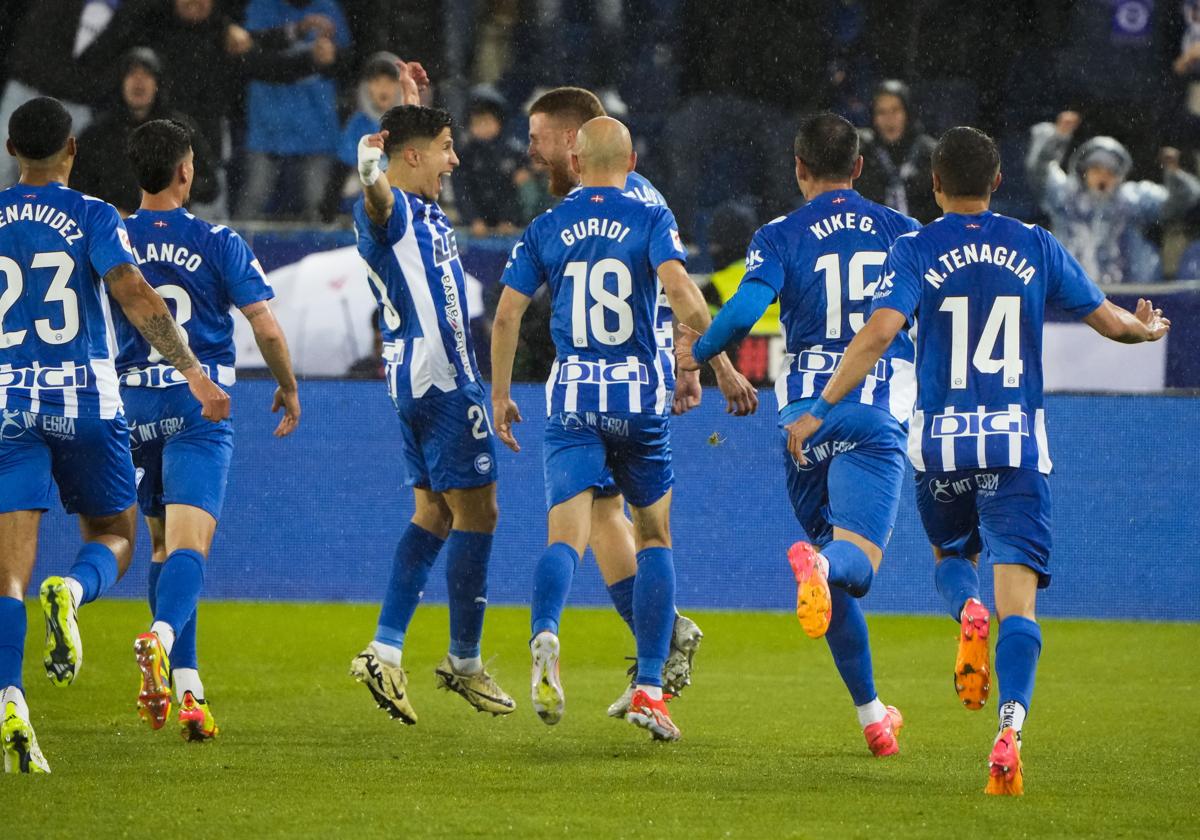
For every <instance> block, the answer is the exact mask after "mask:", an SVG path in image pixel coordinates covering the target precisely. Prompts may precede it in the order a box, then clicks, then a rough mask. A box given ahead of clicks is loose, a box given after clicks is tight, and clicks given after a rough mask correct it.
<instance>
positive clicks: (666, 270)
mask: <svg viewBox="0 0 1200 840" xmlns="http://www.w3.org/2000/svg"><path fill="white" fill-rule="evenodd" d="M658 279H659V280H660V281H661V282H662V285H663V291H664V292H666V295H667V300H668V301H669V302H670V304H671V311H672V312H674V313H675V323H676V324H677V325H678V330H677V337H678V336H680V335H682V336H683V337H684V341H685V342H689V341H690V340H692V339H694V337H695V334H698V333H700V332H701V331H703V330H706V329H708V326H709V324H710V323H711V321H712V319H711V316H710V315H709V314H708V304H707V303H706V302H705V300H704V295H703V294H702V293H701V291H700V289H699V287H698V286H697V285H696V283H695V281H693V280H692V278H691V275H689V274H688V273H687V269H686V268H684V266H683V263H682V262H680V261H679V260H667V261H666V262H664V263H662V264H661V265H659V267H658ZM688 330H691V331H692V332H691V333H688ZM689 346H690V345H689ZM710 364H712V368H713V372H714V373H715V374H716V376H717V385H718V387H720V389H721V393H722V394H723V395H724V396H725V400H726V408H725V410H726V411H727V412H729V413H730V414H735V415H737V416H738V417H744V416H746V415H747V414H753V413H754V412H755V411H757V410H758V391H757V390H756V389H755V388H754V386H753V385H751V384H750V382H749V381H748V380H747V379H746V377H744V376H742V375H741V374H740V373H738V372H737V370H736V369H735V368H734V366H733V363H732V362H731V361H729V357H728V356H726V355H725V354H724V353H718V354H717V355H715V356H713V358H712V359H711V360H710Z"/></svg>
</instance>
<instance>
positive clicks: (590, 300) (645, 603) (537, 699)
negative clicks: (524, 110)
mask: <svg viewBox="0 0 1200 840" xmlns="http://www.w3.org/2000/svg"><path fill="white" fill-rule="evenodd" d="M636 159H637V158H636V155H634V154H633V148H632V142H631V140H630V138H629V132H628V131H627V130H626V129H625V127H624V126H623V125H621V123H619V122H617V121H616V120H614V119H611V118H609V117H597V118H595V119H593V120H590V121H588V122H587V123H585V124H584V125H583V127H582V128H580V129H579V132H578V136H577V138H576V144H575V149H574V151H573V153H572V162H573V163H572V165H573V168H574V169H575V170H576V171H577V172H578V173H579V176H580V181H581V184H582V187H581V189H578V190H575V191H574V192H572V193H571V194H570V195H568V196H567V197H566V198H565V199H564V200H563V202H562V203H561V204H560V205H559V206H558V207H556V208H554V209H553V210H551V211H549V212H548V213H546V214H544V215H542V216H540V217H539V218H537V219H535V220H534V221H533V223H532V224H530V226H529V228H528V229H527V230H526V231H525V235H524V236H523V237H522V239H521V241H520V242H519V243H518V244H517V246H516V247H515V248H514V249H513V256H512V259H511V260H510V261H509V263H508V266H507V267H506V268H505V271H504V276H503V277H502V278H501V283H502V284H503V285H504V286H506V288H505V290H504V292H503V294H502V295H501V298H500V303H499V306H498V307H497V310H496V319H495V322H494V324H493V330H492V389H493V390H492V405H493V408H494V411H495V416H496V423H497V431H498V433H499V435H500V439H501V440H502V441H503V442H504V443H505V444H506V445H508V446H509V447H510V448H512V449H513V450H514V451H520V447H519V446H518V445H517V443H516V440H515V438H514V437H513V433H512V425H513V423H514V422H518V421H519V420H520V419H521V416H520V411H519V410H518V408H517V406H516V403H514V402H513V400H512V397H511V390H510V386H511V382H512V366H513V357H514V356H515V354H516V347H517V336H518V332H519V329H520V323H521V318H522V316H523V315H524V313H525V310H526V309H527V308H528V306H529V302H530V299H531V298H532V296H533V294H534V293H535V292H536V291H537V290H538V289H539V288H540V287H541V285H542V284H543V283H545V284H548V285H549V287H550V293H551V299H552V306H553V308H552V315H551V320H550V332H551V336H552V337H553V339H554V344H555V346H556V348H557V351H558V353H557V358H556V360H555V362H554V366H553V369H552V370H551V374H550V378H549V380H548V381H547V383H546V402H547V413H548V415H549V419H548V420H547V423H546V443H545V449H544V455H545V472H546V505H547V508H548V509H549V515H548V519H549V540H548V542H549V545H548V547H547V548H546V550H545V552H544V553H543V554H542V556H541V558H540V559H539V561H538V564H537V568H536V570H535V573H534V593H533V605H532V628H533V639H532V641H531V643H530V648H531V652H532V655H533V676H532V681H531V693H532V697H533V702H534V708H535V710H536V711H537V712H538V714H539V716H541V718H542V720H543V721H545V722H546V723H548V724H554V723H557V722H558V721H559V720H560V719H561V717H562V713H563V706H564V697H563V692H562V685H561V683H560V682H559V679H558V652H559V642H558V629H559V621H560V619H561V616H562V611H563V608H564V606H565V605H566V601H567V596H568V593H569V590H570V584H571V578H572V576H573V574H574V570H575V567H576V566H577V565H578V562H579V556H580V555H581V554H582V553H583V551H584V549H585V548H586V547H587V544H588V542H589V538H590V531H591V525H592V519H593V513H592V508H593V499H594V496H595V494H596V492H597V491H598V490H602V489H604V488H605V487H606V486H607V483H608V482H609V481H610V480H615V482H616V485H617V488H618V489H619V490H620V492H621V493H622V494H623V495H624V497H625V498H626V499H627V500H628V501H629V504H630V507H631V509H632V511H633V519H634V524H635V537H636V543H637V546H636V547H637V573H636V576H635V580H634V585H633V609H634V614H635V621H634V627H635V635H636V637H637V648H638V667H637V676H636V680H637V690H635V691H634V693H633V695H632V697H631V699H630V705H629V711H628V713H627V715H626V718H627V719H628V720H630V721H632V722H634V723H637V724H638V725H641V726H643V727H645V728H648V729H650V731H651V732H652V733H653V734H654V736H655V737H657V738H665V739H670V740H674V739H675V738H678V737H679V730H678V729H677V728H676V727H675V725H674V723H673V722H672V721H671V718H670V715H669V714H668V713H667V711H666V706H665V704H664V701H663V693H662V675H663V666H664V664H665V662H666V659H667V655H668V653H669V650H670V642H671V635H672V629H673V626H674V623H675V608H674V589H675V586H674V565H673V561H672V557H671V549H670V545H671V541H670V529H669V526H668V514H669V510H670V501H671V492H670V491H671V486H672V483H673V480H674V477H673V473H672V470H671V449H670V441H669V434H668V420H669V415H668V413H667V412H668V408H669V402H668V398H667V393H666V387H665V384H664V381H663V370H662V365H661V357H660V355H659V351H658V343H657V341H656V339H655V336H654V328H655V312H656V310H657V307H658V288H659V283H660V282H661V284H662V287H663V288H664V289H665V291H666V294H667V296H668V298H669V299H670V302H671V306H672V308H673V309H674V310H675V312H676V313H677V314H678V315H679V316H680V317H681V318H685V319H687V320H689V321H691V322H692V323H693V324H694V325H698V326H705V325H707V322H708V320H709V318H708V310H707V307H706V305H705V304H704V299H703V296H702V295H701V294H700V291H699V289H697V288H696V286H695V284H694V283H693V282H692V280H691V278H690V277H689V276H688V274H687V271H686V269H685V268H684V259H685V257H686V254H685V252H684V249H683V245H682V243H681V242H680V239H679V232H678V230H677V229H676V227H675V219H674V216H672V214H671V211H670V210H668V209H667V208H666V207H663V206H654V205H648V204H645V203H643V202H642V201H640V200H639V199H637V198H633V197H630V196H628V195H625V194H624V185H625V182H626V177H627V175H628V173H629V172H631V171H632V170H633V167H634V164H635V163H636ZM718 363H719V364H720V365H721V366H723V367H726V368H730V369H731V368H732V366H731V365H730V364H729V361H728V359H725V358H724V357H723V356H722V357H720V358H719V360H718ZM742 382H743V391H742V394H741V395H739V397H740V399H743V400H745V402H746V405H745V406H744V408H745V409H746V410H747V411H749V410H752V409H753V408H754V407H755V406H756V397H755V394H754V390H753V388H751V387H750V385H749V383H746V382H745V380H744V379H743V380H742Z"/></svg>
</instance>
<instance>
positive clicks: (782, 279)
mask: <svg viewBox="0 0 1200 840" xmlns="http://www.w3.org/2000/svg"><path fill="white" fill-rule="evenodd" d="M919 227H920V225H919V224H917V222H916V221H915V220H913V219H910V218H909V217H907V216H904V215H902V214H900V213H897V212H896V211H895V210H891V209H889V208H887V207H884V206H882V205H880V204H876V203H874V202H873V201H868V200H867V199H865V198H863V197H862V196H860V195H859V194H858V193H856V192H855V191H854V190H833V191H831V192H826V193H822V194H821V195H818V196H816V197H815V198H813V199H812V200H811V201H809V202H808V203H806V204H805V205H804V206H803V207H801V208H800V209H798V210H795V211H793V212H792V213H790V214H788V215H787V216H782V217H780V218H778V219H776V220H775V221H773V222H770V223H768V224H766V225H764V226H763V227H761V228H759V229H758V232H757V233H756V234H755V235H754V239H753V240H751V242H750V248H749V250H748V251H747V253H746V274H745V277H743V278H742V282H743V283H749V282H759V283H764V284H766V285H767V286H770V287H771V289H773V290H774V291H775V296H776V297H777V298H778V299H779V318H780V322H781V324H782V326H783V333H784V340H785V346H786V349H787V356H786V357H785V359H784V362H785V366H784V368H783V369H782V370H781V371H780V373H779V378H778V379H777V380H776V381H775V396H776V399H777V402H778V403H779V410H780V411H783V409H784V408H785V407H786V406H787V405H788V404H789V403H792V402H795V401H796V400H803V399H810V398H813V397H817V396H820V394H821V390H822V389H823V388H824V387H825V383H826V382H828V381H829V379H830V377H832V376H833V372H834V371H835V370H837V367H838V365H839V364H840V363H841V361H842V355H843V353H845V350H846V347H847V345H849V344H850V341H851V340H852V339H853V338H854V334H855V333H857V332H858V331H859V330H860V329H862V327H863V324H865V323H866V319H867V312H868V311H869V309H870V307H871V294H872V293H873V292H874V291H875V286H876V284H877V283H878V282H879V275H880V269H881V268H882V266H883V262H884V260H885V259H886V258H887V252H888V249H889V248H890V247H891V246H892V243H893V242H895V241H896V238H897V237H898V236H900V235H901V234H903V233H908V232H910V231H913V230H916V229H918V228H919ZM914 396H915V384H914V381H913V344H912V339H910V338H909V337H908V334H907V333H901V334H900V335H898V336H896V339H895V341H893V342H892V344H891V346H890V347H888V349H887V350H886V351H885V352H884V354H883V357H882V358H881V359H880V360H879V363H878V364H877V365H876V366H875V370H873V371H872V372H871V373H870V374H868V375H867V377H866V379H864V380H863V383H862V385H861V386H859V387H856V388H855V389H854V390H853V391H851V392H850V393H849V394H847V395H846V397H845V399H847V400H851V401H854V402H860V403H863V404H865V405H873V406H875V407H877V408H880V409H883V410H884V411H888V412H890V413H891V414H892V415H893V416H894V417H895V418H896V419H897V420H899V421H900V422H901V423H905V422H907V421H908V418H909V414H910V413H911V412H912V404H913V397H914Z"/></svg>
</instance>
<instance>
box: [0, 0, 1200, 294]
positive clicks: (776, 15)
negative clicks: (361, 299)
mask: <svg viewBox="0 0 1200 840" xmlns="http://www.w3.org/2000/svg"><path fill="white" fill-rule="evenodd" d="M5 5H6V6H7V8H0V44H3V45H4V48H5V55H4V56H3V62H2V65H0V72H2V73H3V74H4V87H3V96H2V98H0V120H2V122H3V124H7V120H8V116H9V115H10V114H11V112H12V110H13V109H14V108H15V107H16V106H17V105H19V104H20V103H21V102H22V101H24V100H25V99H27V98H28V97H30V96H33V95H36V94H48V95H52V96H55V97H57V98H59V99H61V100H63V101H64V102H65V103H67V104H68V105H69V106H70V108H71V110H72V113H73V115H74V117H75V120H76V134H77V135H78V137H79V150H80V152H79V158H78V162H77V165H76V168H75V173H74V175H73V178H72V184H71V185H72V186H74V187H76V188H78V189H81V190H84V191H86V192H89V193H92V194H94V195H97V196H100V197H101V198H104V199H106V200H108V201H110V202H112V203H113V204H115V205H116V206H117V207H118V208H119V209H121V210H122V211H124V212H130V211H132V210H133V209H135V208H136V206H137V203H138V200H139V196H138V190H137V185H136V182H135V181H134V179H133V176H132V173H131V172H130V170H129V167H128V164H127V163H126V161H125V156H124V153H123V149H124V144H125V139H126V137H127V136H128V134H129V132H130V130H131V129H132V128H133V127H135V126H136V125H138V124H140V123H141V122H144V121H145V120H148V119H152V118H155V117H160V116H174V117H176V118H179V119H183V120H185V121H186V122H188V123H189V124H190V125H191V126H192V128H193V130H194V136H195V151H196V170H197V178H196V184H195V190H194V193H193V202H194V209H195V210H196V212H198V213H201V214H204V215H206V216H207V217H211V218H214V219H219V220H225V219H233V220H235V221H236V222H242V223H244V222H246V221H249V220H271V221H274V222H278V221H281V220H293V221H302V222H305V223H309V224H314V223H333V224H342V225H344V224H346V212H347V210H348V208H349V206H350V202H351V201H352V199H353V196H354V195H355V194H356V190H357V182H356V181H355V180H354V178H353V165H354V162H355V147H356V144H357V142H358V138H359V137H360V136H361V135H362V134H364V133H367V132H369V131H372V130H374V128H375V127H376V125H377V121H378V118H379V116H380V114H381V113H382V112H383V111H384V110H386V109H387V108H388V107H390V106H391V105H393V104H394V103H395V102H396V101H397V96H398V88H399V85H398V79H397V72H396V68H395V65H394V61H395V58H396V56H401V57H403V58H404V59H405V60H417V61H420V62H422V63H423V64H424V66H425V67H426V68H427V70H428V71H429V74H430V76H431V78H432V80H433V88H432V91H431V102H432V103H433V104H436V105H439V106H441V107H445V108H447V109H448V110H450V111H451V112H452V113H453V114H454V116H455V119H456V124H457V126H458V128H457V144H458V149H459V157H460V159H461V161H462V165H461V166H460V168H459V169H458V171H457V172H456V173H455V174H454V176H453V178H452V181H451V183H450V185H449V189H448V190H446V191H445V192H444V194H443V204H444V206H445V207H446V209H447V210H448V212H450V213H451V216H452V218H454V219H455V220H456V221H457V222H458V223H459V225H460V231H461V233H462V234H463V235H464V236H465V235H468V234H469V235H473V236H475V237H484V236H501V237H508V238H510V239H511V237H512V236H513V234H515V233H516V232H517V231H518V230H519V229H520V228H521V227H522V226H523V225H524V224H526V223H527V222H528V221H529V220H530V219H531V218H532V217H533V216H534V215H536V214H537V213H539V212H541V211H542V210H544V209H545V208H546V207H548V206H550V205H551V203H552V202H551V199H550V197H549V195H548V193H547V190H546V187H545V183H544V176H543V174H542V173H540V172H538V171H537V169H536V167H534V166H532V165H531V164H530V162H529V161H528V160H527V158H526V156H525V151H524V150H525V134H526V130H527V120H526V118H525V116H524V105H525V104H526V103H527V102H528V101H529V100H530V99H531V97H532V96H534V95H535V94H536V92H537V91H539V90H544V89H545V88H548V87H553V86H557V85H561V84H574V85H580V86H583V87H587V88H589V89H592V90H594V91H596V92H597V93H598V94H599V95H600V96H601V99H602V101H604V103H605V105H606V107H607V108H608V109H609V111H610V112H611V113H612V114H613V115H614V116H617V117H619V118H621V119H622V120H624V121H625V122H627V123H628V124H629V125H630V127H631V129H632V130H633V132H634V134H635V136H636V138H637V146H638V152H639V170H640V171H641V172H642V173H643V174H644V175H646V176H647V177H648V178H649V179H650V180H651V181H652V182H653V183H654V184H655V185H656V186H657V187H658V188H659V190H660V191H661V192H662V193H663V194H664V195H666V197H667V199H668V201H669V202H670V205H671V207H672V209H673V210H674V211H675V214H676V216H677V218H678V220H679V223H680V227H681V231H682V233H683V235H684V238H685V239H686V240H687V241H688V243H689V244H690V245H691V246H692V247H693V249H694V250H695V251H696V253H697V254H698V255H699V257H700V259H699V264H700V265H701V266H703V267H704V269H706V270H708V269H711V270H712V271H714V272H718V273H719V272H721V271H723V270H726V269H729V268H731V267H733V266H735V265H736V264H737V263H738V262H740V260H741V258H742V256H743V253H744V249H745V246H746V243H747V242H748V240H749V238H750V235H751V233H752V232H753V230H754V229H755V227H757V226H758V225H760V224H762V223H764V222H765V221H768V220H770V219H771V218H773V217H775V216H777V215H779V214H781V213H784V212H787V211H788V210H790V209H792V208H794V207H795V206H796V205H797V202H798V201H799V200H800V199H799V196H798V191H797V189H796V185H795V182H794V180H793V176H792V161H791V154H790V147H791V137H792V135H793V133H794V130H795V127H796V125H797V122H798V119H799V118H800V116H801V115H803V114H805V113H809V112H812V111H815V110H820V109H831V110H834V111H836V112H838V113H841V114H843V115H845V116H846V117H847V118H849V119H851V120H852V121H853V122H855V123H856V124H857V125H859V126H861V127H862V136H863V156H864V158H865V166H864V171H863V175H862V178H861V179H860V180H859V181H858V184H857V186H858V188H859V190H860V191H861V192H862V193H863V194H864V195H866V196H867V197H869V198H872V199H874V200H877V201H881V202H883V203H886V204H888V205H890V206H892V207H895V208H897V209H899V210H902V211H903V212H906V213H908V214H910V215H912V216H914V217H916V218H917V219H918V220H920V221H922V222H928V221H930V220H932V219H933V218H936V217H937V215H938V214H939V211H938V209H937V207H936V205H935V204H934V202H933V197H932V195H931V192H930V189H929V183H930V175H929V152H930V149H931V148H932V146H933V144H934V138H936V136H937V135H938V134H939V133H940V132H941V131H943V130H944V129H946V128H948V127H949V126H952V125H957V124H963V123H966V124H971V125H975V126H978V127H980V128H982V129H984V130H986V131H988V132H990V133H991V134H992V135H993V136H995V137H996V138H997V139H998V141H999V142H1000V146H1001V150H1002V155H1003V170H1004V177H1005V181H1004V184H1003V185H1002V186H1001V188H1000V191H999V193H998V194H997V196H996V201H995V207H996V209H997V210H999V211H1001V212H1005V213H1009V214H1011V215H1015V216H1018V217H1020V218H1022V219H1027V220H1030V221H1038V222H1042V223H1044V224H1047V225H1048V226H1050V227H1051V229H1052V230H1054V232H1055V233H1056V234H1057V235H1058V236H1059V237H1060V238H1061V239H1063V240H1064V241H1065V242H1066V243H1067V244H1068V246H1069V247H1070V248H1071V250H1072V251H1073V252H1074V253H1075V254H1076V255H1077V256H1078V257H1079V258H1080V259H1081V261H1082V262H1083V263H1084V265H1085V267H1086V268H1087V269H1088V270H1089V272H1090V273H1091V274H1092V275H1093V276H1094V277H1095V278H1096V279H1097V280H1098V281H1100V282H1101V283H1107V284H1115V283H1129V282H1155V281H1159V280H1162V279H1164V278H1171V277H1176V276H1178V277H1189V278H1194V277H1200V248H1198V247H1196V246H1193V245H1192V242H1193V240H1194V239H1197V238H1198V237H1200V208H1198V207H1197V204H1198V203H1200V181H1197V179H1196V178H1195V177H1194V176H1193V175H1192V173H1193V172H1195V171H1196V169H1197V162H1198V157H1200V0H1010V2H1006V3H994V2H986V1H985V0H976V1H974V2H973V1H972V0H965V1H964V0H886V1H885V0H739V2H735V3H730V2H727V0H720V2H718V0H414V1H413V2H410V1H409V0H32V1H31V0H24V2H11V0H10V2H7V4H5V3H4V2H0V7H3V6H5ZM0 166H4V167H5V168H6V169H5V171H4V172H3V173H0V175H2V176H3V178H4V180H5V181H6V182H7V181H11V180H14V179H15V171H14V170H13V163H12V161H11V160H10V159H7V158H5V159H4V160H3V161H2V162H0ZM738 278H739V279H740V275H738ZM727 282H730V283H732V285H733V286H736V280H735V279H733V278H732V276H731V277H730V278H729V280H728V281H727ZM714 285H716V284H715V283H714ZM719 291H720V290H719V289H718V292H719ZM719 296H720V295H719V294H718V297H719Z"/></svg>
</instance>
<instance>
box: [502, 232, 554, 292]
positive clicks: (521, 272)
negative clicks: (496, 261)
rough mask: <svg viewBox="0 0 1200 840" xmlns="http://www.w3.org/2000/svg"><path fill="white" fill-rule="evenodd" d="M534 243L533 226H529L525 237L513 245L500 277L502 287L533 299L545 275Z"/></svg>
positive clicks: (544, 279)
mask: <svg viewBox="0 0 1200 840" xmlns="http://www.w3.org/2000/svg"><path fill="white" fill-rule="evenodd" d="M534 242H535V238H534V225H530V226H529V227H527V228H526V229H525V235H524V236H522V237H521V239H520V241H518V242H517V244H516V245H513V249H512V253H511V254H509V255H508V263H507V264H506V265H505V266H504V274H503V275H501V277H500V283H501V284H502V285H504V286H507V287H509V288H510V289H515V290H516V291H518V292H520V293H521V294H523V295H525V296H526V297H533V296H534V294H535V293H536V292H537V290H538V288H540V287H541V285H542V283H544V282H545V281H546V273H545V271H543V270H542V265H541V260H540V259H538V254H537V247H536V246H535V245H534Z"/></svg>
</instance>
